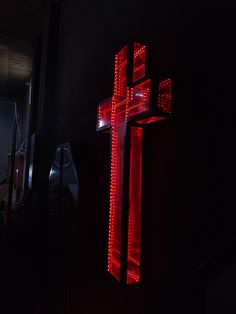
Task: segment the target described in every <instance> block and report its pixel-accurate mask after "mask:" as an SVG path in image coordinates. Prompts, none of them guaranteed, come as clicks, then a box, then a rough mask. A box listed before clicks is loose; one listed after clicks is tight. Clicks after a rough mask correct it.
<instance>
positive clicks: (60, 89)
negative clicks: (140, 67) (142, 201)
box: [56, 1, 192, 313]
mask: <svg viewBox="0 0 236 314" xmlns="http://www.w3.org/2000/svg"><path fill="white" fill-rule="evenodd" d="M183 18H184V12H183V10H182V9H181V6H180V5H179V7H175V5H174V4H171V3H167V4H159V5H158V4H157V5H155V9H154V2H153V1H145V2H141V1H129V2H127V1H116V2H109V1H99V2H96V3H89V2H88V3H78V2H75V1H62V3H61V23H60V31H59V48H58V76H57V77H58V79H57V96H56V103H57V115H58V142H65V141H69V140H72V141H78V142H86V143H87V144H88V146H89V147H90V148H91V153H92V156H91V157H90V162H91V169H93V171H89V172H88V175H89V176H90V177H91V179H90V184H89V185H88V186H87V189H88V190H87V198H86V199H84V202H83V208H81V210H82V211H83V212H84V215H82V216H81V221H80V224H79V225H78V228H82V230H83V232H84V237H83V239H84V238H85V239H86V240H84V241H85V244H84V247H87V249H86V248H84V251H82V252H86V254H85V255H84V256H83V253H82V252H81V254H82V256H83V257H82V258H84V259H85V260H86V266H85V269H84V271H85V272H86V269H87V267H88V264H89V265H90V270H91V269H92V273H93V274H95V273H96V272H98V273H100V274H102V275H100V276H101V280H103V281H106V280H108V281H109V280H110V279H109V277H108V276H107V275H106V254H107V246H106V241H107V236H108V234H107V232H108V230H107V228H108V203H109V187H108V183H109V149H110V148H109V137H108V135H101V134H97V133H96V112H97V105H98V103H99V102H101V101H102V100H104V99H106V98H107V97H109V96H111V95H112V92H113V75H114V55H115V53H116V51H117V50H118V49H120V47H122V45H123V44H125V43H126V42H127V41H128V40H129V39H130V38H137V40H140V41H142V40H144V41H145V42H147V43H148V44H149V45H150V46H151V47H152V49H153V50H154V56H155V58H154V60H152V61H153V65H154V67H155V69H156V70H157V71H158V73H160V74H163V73H168V74H169V75H171V76H172V77H173V80H174V95H175V96H174V97H175V98H174V114H173V121H172V122H167V123H162V124H160V125H159V126H156V127H155V126H153V127H151V128H150V129H149V128H147V129H146V130H145V138H146V140H145V142H146V144H145V145H146V150H145V151H146V153H145V161H144V163H145V165H144V171H145V173H146V174H145V186H147V188H146V189H145V192H144V197H145V198H146V200H147V201H146V205H144V209H143V210H144V211H146V213H145V220H146V221H145V223H146V226H145V227H144V228H145V231H144V233H145V240H144V241H146V243H145V246H144V250H145V253H144V259H145V266H144V267H145V270H144V276H145V283H144V288H142V289H141V288H140V290H138V292H137V293H138V294H134V295H133V296H134V298H135V299H137V297H138V295H139V294H140V295H143V296H142V297H140V300H139V302H138V301H137V300H136V301H134V300H133V301H132V302H130V304H129V305H130V306H131V307H132V305H133V306H134V305H136V306H137V308H136V310H137V311H144V308H142V306H148V303H149V305H150V309H151V306H153V305H154V307H155V308H156V309H159V310H160V311H165V308H166V310H170V311H171V309H172V308H173V307H178V306H180V304H181V311H182V312H184V311H185V309H184V307H185V308H186V310H187V306H186V305H184V303H186V302H185V300H183V295H184V292H183V291H185V299H186V289H185V288H186V287H187V286H186V280H187V277H188V275H187V274H189V269H188V268H189V267H190V265H189V264H190V262H189V257H190V256H189V257H188V255H189V254H186V252H189V250H190V246H189V237H190V235H189V230H188V228H189V226H190V203H189V200H188V198H189V193H188V186H189V185H190V183H189V177H188V171H189V164H188V163H189V160H188V151H187V150H188V149H189V119H190V112H191V101H192V99H191V78H190V75H189V73H188V71H189V65H188V62H189V60H188V57H187V49H188V47H187V38H186V29H185V25H184V22H183V23H182V22H180V21H181V20H182V19H183ZM187 142H188V143H187ZM91 169H90V170H91ZM96 169H97V170H96ZM95 170H96V172H95ZM95 173H96V175H95ZM164 225H165V227H163V226H164ZM180 226H181V227H180ZM180 229H181V232H179V231H180ZM161 242H162V243H161ZM180 252H181V254H182V255H180ZM75 254H76V253H75ZM77 255H79V253H77ZM177 256H179V257H177ZM167 262H168V263H167ZM175 262H176V263H177V265H178V266H176V265H175V264H176V263H175ZM168 267H169V269H168ZM179 267H180V268H181V270H180V269H179ZM165 275H166V276H165ZM88 277H89V278H91V280H92V276H91V274H90V275H88ZM180 277H181V279H182V283H181V282H180ZM94 278H96V275H95V277H94ZM167 278H168V279H167ZM184 285H185V287H184ZM170 286H171V288H170ZM162 288H163V291H164V292H163V291H162ZM183 288H184V290H183ZM177 290H179V291H182V296H181V295H180V293H178V292H177ZM145 291H146V292H147V299H145V298H144V294H145ZM152 291H153V294H152ZM161 291H162V292H161ZM104 293H105V292H104ZM128 295H129V294H128ZM131 295H132V293H131ZM174 295H175V298H174V300H175V301H173V303H172V304H170V303H169V305H168V306H167V303H166V302H167V299H168V297H171V298H172V299H173V297H174ZM120 299H121V300H122V293H121V294H120ZM157 299H158V301H157ZM145 300H146V301H145ZM122 302H123V301H121V303H122ZM128 303H129V302H128ZM129 305H127V306H129ZM123 306H124V308H125V305H123ZM138 307H140V309H138ZM141 309H142V310H141ZM126 310H127V308H126ZM163 313H164V312H163Z"/></svg>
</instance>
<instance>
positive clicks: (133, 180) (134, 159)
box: [127, 127, 143, 284]
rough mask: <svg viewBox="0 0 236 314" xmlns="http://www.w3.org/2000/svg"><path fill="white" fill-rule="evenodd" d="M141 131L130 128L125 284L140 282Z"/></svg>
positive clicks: (136, 128)
mask: <svg viewBox="0 0 236 314" xmlns="http://www.w3.org/2000/svg"><path fill="white" fill-rule="evenodd" d="M142 142H143V129H142V128H139V127H132V128H131V147H130V179H129V222H128V224H129V225H128V260H127V284H131V283H135V282H139V281H140V236H141V235H140V231H141V197H142Z"/></svg>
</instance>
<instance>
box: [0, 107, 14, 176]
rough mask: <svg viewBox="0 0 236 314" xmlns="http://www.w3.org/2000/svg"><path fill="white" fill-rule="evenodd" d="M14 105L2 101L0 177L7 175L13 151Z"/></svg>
mask: <svg viewBox="0 0 236 314" xmlns="http://www.w3.org/2000/svg"><path fill="white" fill-rule="evenodd" d="M13 119H14V105H12V104H9V103H5V104H4V103H0V178H1V180H2V179H3V178H4V177H6V173H7V165H8V154H9V153H10V152H11V143H12V132H13V131H12V129H13Z"/></svg>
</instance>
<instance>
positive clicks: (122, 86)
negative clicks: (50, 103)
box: [97, 43, 171, 284]
mask: <svg viewBox="0 0 236 314" xmlns="http://www.w3.org/2000/svg"><path fill="white" fill-rule="evenodd" d="M129 61H130V60H129ZM145 65H146V47H145V46H143V45H141V44H138V43H134V46H133V64H132V68H133V72H132V82H133V83H132V87H129V86H128V78H127V72H128V66H129V64H128V45H127V46H125V47H124V48H123V49H121V50H120V51H119V52H118V53H117V54H116V57H115V79H114V93H113V96H112V97H111V98H109V99H107V100H106V101H105V102H103V103H101V104H100V105H99V106H98V121H97V130H98V131H100V130H104V129H107V128H110V129H111V181H110V211H109V239H108V271H109V272H110V273H111V274H112V275H113V276H114V277H115V278H116V279H117V280H119V281H120V280H121V267H122V265H121V263H122V261H121V259H122V256H126V258H127V261H126V262H125V265H126V267H127V268H126V270H125V272H123V273H125V277H126V278H125V282H126V283H127V284H131V283H135V282H139V281H140V259H141V258H140V240H141V197H142V142H143V128H142V126H143V124H147V123H152V122H156V121H159V120H163V119H165V118H166V117H165V116H161V115H158V116H153V114H152V112H151V109H150V108H151V106H150V94H151V80H150V79H149V78H148V79H146V68H145ZM157 101H158V104H156V107H157V105H158V107H159V108H160V109H161V111H162V112H166V113H170V111H171V80H170V79H167V80H162V81H160V83H159V92H158V99H157ZM143 114H144V115H146V117H143ZM141 117H142V118H141ZM140 118H141V119H140ZM132 121H135V122H136V124H138V126H137V125H136V126H131V127H130V143H127V142H126V134H127V128H128V127H129V125H130V123H131V122H132ZM126 146H128V147H126ZM127 151H129V154H128V156H129V160H128V163H129V167H128V169H129V173H128V174H125V173H124V163H125V152H127ZM127 178H129V182H128V184H126V185H125V186H128V192H126V191H125V190H124V183H125V180H126V179H127ZM125 194H127V195H128V211H129V212H128V216H127V217H128V222H127V227H128V230H127V252H126V254H122V234H121V232H122V215H123V211H124V208H123V206H124V200H126V197H125ZM125 208H126V206H125Z"/></svg>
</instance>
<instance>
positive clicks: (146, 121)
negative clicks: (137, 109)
mask: <svg viewBox="0 0 236 314" xmlns="http://www.w3.org/2000/svg"><path fill="white" fill-rule="evenodd" d="M165 119H166V118H164V117H159V116H155V117H148V118H144V119H140V120H138V121H136V123H138V124H141V125H142V124H149V123H155V122H157V121H161V120H165Z"/></svg>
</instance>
